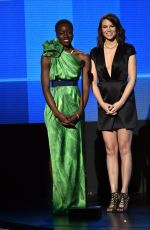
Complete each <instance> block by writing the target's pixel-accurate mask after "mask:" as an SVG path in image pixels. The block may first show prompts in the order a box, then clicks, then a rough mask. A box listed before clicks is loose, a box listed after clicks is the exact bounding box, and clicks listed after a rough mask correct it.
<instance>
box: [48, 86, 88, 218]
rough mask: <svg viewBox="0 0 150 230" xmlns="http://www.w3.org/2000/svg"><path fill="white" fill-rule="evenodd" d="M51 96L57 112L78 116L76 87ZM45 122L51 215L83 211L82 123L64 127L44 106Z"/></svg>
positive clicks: (60, 90) (62, 89)
mask: <svg viewBox="0 0 150 230" xmlns="http://www.w3.org/2000/svg"><path fill="white" fill-rule="evenodd" d="M51 93H52V95H53V98H54V100H55V103H56V106H57V108H58V110H59V111H60V112H63V113H65V114H68V115H71V114H73V113H75V112H77V110H78V108H79V103H80V91H79V89H78V87H77V86H61V87H53V88H51ZM44 118H45V124H46V127H47V132H48V140H49V148H50V158H51V163H52V180H53V213H54V214H59V213H62V212H66V211H67V210H68V209H69V208H71V207H85V205H86V191H85V165H84V155H83V123H82V122H83V121H81V120H80V121H78V122H77V124H76V125H75V127H71V128H70V127H64V126H63V125H62V124H61V123H60V122H59V121H58V119H57V118H56V117H55V116H54V115H53V113H52V111H51V110H50V108H49V107H48V106H47V105H46V107H45V113H44Z"/></svg>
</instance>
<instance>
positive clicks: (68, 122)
mask: <svg viewBox="0 0 150 230" xmlns="http://www.w3.org/2000/svg"><path fill="white" fill-rule="evenodd" d="M57 118H58V120H59V121H60V123H61V124H63V125H64V126H75V124H74V119H73V117H72V116H68V115H65V114H63V113H59V114H58V115H57Z"/></svg>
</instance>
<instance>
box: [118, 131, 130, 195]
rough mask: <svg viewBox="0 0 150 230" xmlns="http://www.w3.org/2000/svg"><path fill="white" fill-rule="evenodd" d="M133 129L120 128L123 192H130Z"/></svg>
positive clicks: (119, 140)
mask: <svg viewBox="0 0 150 230" xmlns="http://www.w3.org/2000/svg"><path fill="white" fill-rule="evenodd" d="M131 141H132V131H131V130H126V129H119V130H118V144H119V152H120V157H121V175H122V189H121V192H122V193H127V192H128V186H129V182H130V178H131V171H132V156H131Z"/></svg>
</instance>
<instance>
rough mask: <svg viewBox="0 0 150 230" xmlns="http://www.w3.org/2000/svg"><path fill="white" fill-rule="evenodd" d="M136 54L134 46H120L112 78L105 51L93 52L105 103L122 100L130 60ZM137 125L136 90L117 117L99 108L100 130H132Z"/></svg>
mask: <svg viewBox="0 0 150 230" xmlns="http://www.w3.org/2000/svg"><path fill="white" fill-rule="evenodd" d="M135 53H136V51H135V48H134V46H133V45H131V44H127V43H124V44H119V45H118V46H117V49H116V52H115V55H114V59H113V63H112V71H111V76H110V75H109V73H108V70H107V68H106V63H105V56H104V49H103V48H101V47H95V48H93V49H92V50H91V59H92V60H93V61H94V63H95V66H96V70H97V76H98V87H99V89H100V92H101V95H102V98H103V100H104V101H105V102H107V103H110V104H113V103H115V102H116V101H118V100H119V99H120V98H121V96H122V94H123V92H124V89H125V87H126V85H127V82H128V60H129V57H130V56H131V55H134V54H135ZM136 124H137V110H136V103H135V95H134V90H133V91H132V92H131V94H130V96H129V97H128V99H127V101H126V102H125V104H124V105H123V106H122V107H121V109H120V110H119V111H118V112H117V115H115V116H113V115H107V114H106V112H105V111H104V110H103V109H102V108H101V107H100V106H99V107H98V129H99V130H102V131H113V130H117V129H120V128H126V129H131V130H132V129H134V128H135V126H136Z"/></svg>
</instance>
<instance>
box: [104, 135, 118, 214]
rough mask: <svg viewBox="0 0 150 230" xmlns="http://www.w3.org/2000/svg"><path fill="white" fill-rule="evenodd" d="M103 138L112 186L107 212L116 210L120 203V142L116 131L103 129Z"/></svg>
mask: <svg viewBox="0 0 150 230" xmlns="http://www.w3.org/2000/svg"><path fill="white" fill-rule="evenodd" d="M102 134H103V139H104V142H105V148H106V154H107V157H106V161H107V170H108V176H109V182H110V188H111V201H110V204H109V207H108V208H107V212H113V211H116V208H117V203H118V193H117V190H118V143H117V133H116V131H113V132H109V131H103V132H102Z"/></svg>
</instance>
